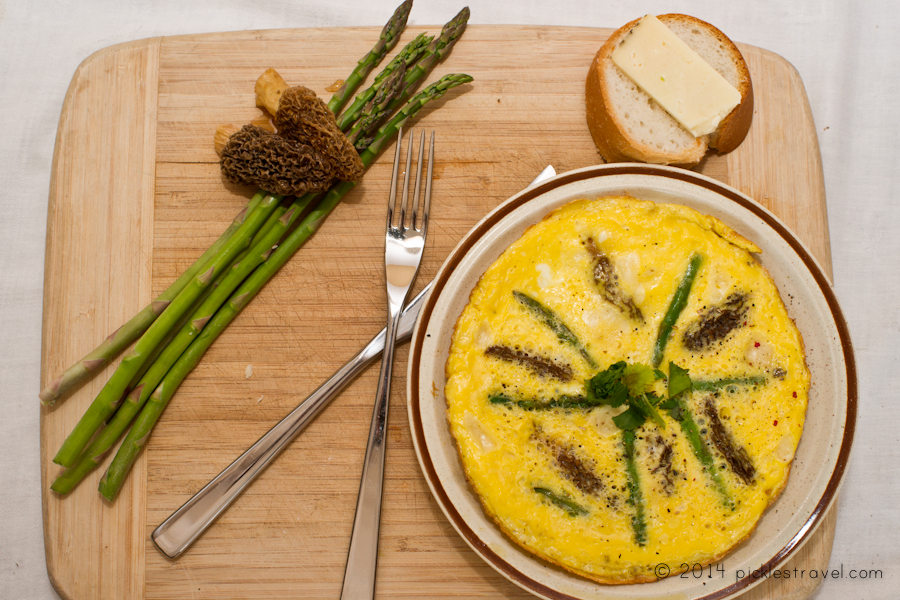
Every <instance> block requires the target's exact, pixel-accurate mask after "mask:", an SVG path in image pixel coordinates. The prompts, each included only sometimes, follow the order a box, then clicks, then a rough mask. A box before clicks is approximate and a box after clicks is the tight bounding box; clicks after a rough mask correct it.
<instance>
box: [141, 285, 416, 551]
mask: <svg viewBox="0 0 900 600" xmlns="http://www.w3.org/2000/svg"><path fill="white" fill-rule="evenodd" d="M430 288H431V283H429V284H428V285H427V286H425V289H423V290H422V291H421V292H420V293H419V295H418V296H416V297H415V298H413V300H412V301H411V302H410V303H409V304H407V305H406V306H405V307H404V310H403V314H402V316H401V317H400V325H399V327H398V329H397V341H398V342H401V341H406V340H408V339H409V338H410V337H411V336H412V331H413V328H414V327H415V324H416V317H417V316H418V315H419V309H420V308H421V306H422V303H423V302H424V300H425V297H426V296H427V295H428V290H429V289H430ZM385 333H386V332H385V330H384V329H382V330H381V332H380V333H379V334H378V335H376V336H375V337H374V338H372V341H370V342H369V343H368V344H366V347H365V348H363V349H362V350H360V352H359V353H358V354H357V355H356V356H354V357H353V358H352V359H351V360H350V362H348V363H347V364H345V365H344V366H343V367H341V368H340V369H339V370H338V371H337V373H335V374H334V375H332V376H331V378H330V379H329V380H328V381H326V382H325V383H324V384H322V386H321V387H320V388H319V389H317V390H316V391H315V392H313V393H312V394H310V396H309V397H308V398H307V399H306V400H304V401H303V402H301V403H300V405H299V406H297V408H295V409H294V410H293V411H291V412H290V414H288V415H287V416H286V417H285V418H284V419H282V420H281V421H280V422H279V423H278V424H277V425H275V426H274V427H273V428H272V429H270V430H269V432H268V433H266V434H265V435H264V436H262V437H261V438H259V440H258V441H257V442H256V443H255V444H253V446H251V447H250V449H249V450H247V451H246V452H244V453H243V454H241V455H240V456H239V457H238V458H237V459H236V460H235V461H234V462H233V463H231V464H230V465H228V466H227V467H226V468H225V470H223V471H222V472H221V473H219V474H218V475H217V476H216V478H215V479H213V480H212V481H210V482H209V483H208V484H206V486H205V487H204V488H203V489H202V490H200V491H199V492H197V494H196V495H194V497H193V498H191V499H190V500H188V501H187V502H185V503H184V505H182V507H181V508H179V509H178V510H176V511H175V512H174V513H172V515H171V516H170V517H169V518H168V519H166V520H165V521H163V522H162V524H161V525H160V526H159V527H157V528H156V529H155V530H154V531H153V534H152V535H151V536H150V538H151V539H152V540H153V543H154V544H156V547H157V548H159V550H160V551H161V552H162V553H163V554H165V555H166V556H168V557H169V558H177V557H178V556H180V555H181V554H182V553H183V552H184V551H185V550H187V549H188V548H189V547H190V545H191V544H193V543H194V540H196V539H197V538H198V537H200V535H201V534H202V533H203V532H204V531H206V529H207V528H208V527H209V526H210V525H212V524H213V522H214V521H215V520H216V519H217V518H218V516H219V515H220V514H222V513H223V512H224V511H225V510H226V509H227V508H228V507H229V506H231V504H232V503H233V502H234V501H235V500H236V499H237V497H238V496H240V495H241V493H243V491H244V489H245V488H246V487H247V486H248V485H250V484H251V483H253V481H254V480H255V479H256V478H257V477H258V476H259V474H260V473H262V472H263V470H264V469H265V468H266V467H267V466H268V465H269V463H270V462H272V460H273V459H274V458H275V457H276V456H278V455H279V454H280V453H281V451H282V450H283V449H284V448H285V446H287V445H288V444H290V443H291V440H293V439H294V438H295V437H297V434H299V433H300V432H301V431H303V430H304V429H305V428H306V426H307V425H308V424H309V423H310V422H311V421H312V420H313V419H314V418H315V417H316V415H318V414H319V412H320V411H321V410H322V409H323V408H325V407H326V406H328V404H329V403H330V402H331V401H332V400H333V399H334V398H335V397H336V396H337V395H338V394H339V393H340V392H341V390H343V389H344V387H346V386H347V384H348V383H350V382H351V381H353V380H354V379H355V378H356V377H357V376H358V375H359V374H360V373H361V372H362V371H363V369H365V368H366V367H367V366H368V365H369V364H371V363H372V362H373V361H374V360H375V359H376V358H378V356H379V355H380V354H381V351H382V350H383V349H384V338H385Z"/></svg>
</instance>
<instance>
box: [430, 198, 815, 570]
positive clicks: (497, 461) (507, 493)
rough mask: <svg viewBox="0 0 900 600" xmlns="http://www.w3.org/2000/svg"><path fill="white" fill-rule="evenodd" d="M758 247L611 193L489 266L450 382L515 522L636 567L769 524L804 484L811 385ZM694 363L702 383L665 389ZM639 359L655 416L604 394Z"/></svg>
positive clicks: (602, 566)
mask: <svg viewBox="0 0 900 600" xmlns="http://www.w3.org/2000/svg"><path fill="white" fill-rule="evenodd" d="M759 252H760V250H759V248H758V247H756V246H755V245H754V244H753V243H752V242H750V241H749V240H747V239H745V238H743V237H741V236H740V235H739V234H737V233H736V232H735V231H733V230H732V229H730V228H729V227H727V226H726V225H725V224H723V223H722V222H721V221H719V220H717V219H715V218H713V217H709V216H705V215H702V214H700V213H698V212H697V211H694V210H692V209H690V208H687V207H684V206H680V205H671V204H657V203H653V202H648V201H642V200H637V199H634V198H630V197H612V198H601V199H597V200H578V201H575V202H571V203H569V204H567V205H565V206H563V207H561V208H559V209H557V210H556V211H554V212H552V213H551V214H550V215H548V216H547V217H546V218H545V219H544V220H543V221H541V222H540V223H538V224H537V225H534V226H532V227H531V228H529V229H528V230H527V231H526V232H525V233H524V235H523V236H522V237H521V238H520V239H519V240H518V241H516V242H515V243H514V244H513V245H512V246H510V247H509V248H508V249H507V250H506V251H505V252H504V253H503V254H502V256H500V258H499V259H498V260H497V261H496V262H495V263H494V264H493V265H492V266H491V267H490V268H489V269H488V270H487V271H486V272H485V273H484V275H483V276H482V277H481V279H480V281H479V282H478V284H477V286H476V287H475V289H474V290H473V291H472V294H471V297H470V300H469V303H468V305H467V306H466V307H465V309H464V310H463V312H462V314H461V316H460V317H459V319H458V321H457V323H456V329H455V331H454V335H453V339H452V342H451V347H450V355H449V359H448V361H447V365H446V373H447V383H446V388H445V396H446V400H447V404H448V418H449V423H450V428H451V431H452V434H453V436H454V438H455V440H456V443H457V446H458V449H459V453H460V458H461V461H462V465H463V467H464V469H465V472H466V474H467V477H468V479H469V482H470V484H471V487H472V489H473V490H474V493H475V494H476V495H477V496H478V498H479V499H480V501H481V504H482V506H483V508H484V510H485V512H486V513H487V514H488V515H489V516H490V517H491V518H492V519H493V520H494V521H495V522H496V523H497V525H498V526H499V527H500V528H501V529H502V530H503V531H504V532H505V533H506V534H507V535H508V536H509V537H510V538H511V539H513V540H514V541H515V542H516V543H517V544H519V545H521V546H522V547H523V548H525V549H527V550H528V551H530V552H532V553H534V554H536V555H537V556H540V557H542V558H544V559H546V560H548V561H550V562H552V563H555V564H557V565H559V566H561V567H563V568H565V569H568V570H570V571H573V572H575V573H578V574H580V575H582V576H584V577H588V578H590V579H593V580H595V581H598V582H601V583H607V584H622V583H636V582H646V581H655V580H656V579H657V577H656V574H655V573H654V568H655V567H656V566H657V565H659V564H660V563H665V564H666V565H667V566H668V567H669V568H670V569H671V573H672V574H676V573H678V572H680V571H684V570H687V569H689V568H691V567H692V566H693V565H696V564H701V565H705V564H709V563H711V562H714V561H716V560H718V559H719V558H721V557H722V556H724V555H725V554H726V553H727V552H729V551H730V550H731V549H733V548H734V547H735V546H736V545H737V544H739V543H740V542H741V541H742V540H744V539H745V538H747V537H748V536H749V535H750V534H751V533H752V531H753V529H754V528H755V526H756V524H757V522H758V521H759V519H760V517H761V516H762V514H763V511H765V509H766V507H767V506H768V505H769V504H770V503H771V502H772V501H773V500H774V499H775V497H776V496H777V495H778V494H779V493H780V491H781V490H782V489H783V487H784V485H785V483H786V481H787V477H788V473H789V471H790V465H791V461H792V459H793V456H794V452H795V451H796V448H797V445H798V443H799V441H800V435H801V433H802V431H803V421H804V417H805V413H806V405H807V396H808V391H809V371H808V369H807V366H806V362H805V357H804V349H803V341H802V338H801V335H800V332H799V331H798V330H797V328H796V326H795V324H794V322H793V321H792V319H791V318H790V317H789V315H788V312H787V310H786V308H785V305H784V303H783V301H782V299H781V297H780V295H779V293H778V289H777V288H776V286H775V283H774V282H773V281H772V279H771V277H770V276H769V274H768V272H767V271H766V270H765V268H763V266H762V265H761V264H760V263H759V262H758V261H757V259H756V258H755V256H754V254H755V253H759ZM623 369H624V370H623ZM685 370H686V372H687V375H688V376H689V378H690V381H691V382H692V383H691V386H690V388H689V389H687V391H685V392H683V393H680V394H679V395H678V396H677V398H672V399H667V398H666V389H667V384H668V385H669V386H670V387H669V388H668V389H669V390H671V382H670V381H669V380H670V379H671V380H674V379H673V378H674V377H675V371H678V372H682V373H683V372H684V371H685ZM632 371H635V372H637V371H639V372H641V373H650V374H652V375H651V376H650V380H651V381H652V383H650V384H648V385H649V387H648V388H647V389H648V390H650V391H649V392H648V393H647V394H643V395H641V394H637V397H638V398H640V397H643V398H644V401H643V402H644V404H646V405H647V409H646V410H644V412H643V414H644V415H650V414H652V416H653V418H646V420H643V418H641V419H638V420H637V421H634V420H633V419H631V416H632V415H628V414H623V413H624V412H628V406H629V405H628V404H627V403H626V404H621V405H616V402H613V401H610V400H608V399H607V400H598V399H597V397H595V394H594V393H593V392H592V391H591V389H593V388H591V381H592V379H593V381H595V382H596V381H598V379H603V378H604V377H606V378H607V379H609V378H610V377H612V376H613V375H615V374H616V373H619V374H621V373H630V372H632ZM654 378H656V379H655V380H654ZM604 381H606V380H604ZM609 381H612V379H609ZM623 381H625V380H624V379H623ZM648 399H649V400H648ZM635 402H637V400H636V401H635ZM638 408H640V407H638ZM641 410H643V409H641ZM632 411H633V410H632ZM639 412H640V411H639ZM635 414H638V413H635Z"/></svg>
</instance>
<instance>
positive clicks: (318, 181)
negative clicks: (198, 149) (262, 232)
mask: <svg viewBox="0 0 900 600" xmlns="http://www.w3.org/2000/svg"><path fill="white" fill-rule="evenodd" d="M219 131H220V132H222V131H226V129H225V128H220V130H219ZM221 154H222V156H221V161H220V165H221V167H222V174H223V175H225V178H226V179H227V180H228V181H231V182H232V183H254V184H256V185H258V186H259V187H261V188H262V189H264V190H266V191H268V192H272V193H273V194H281V195H284V196H290V195H294V196H299V195H302V194H305V193H307V192H320V191H324V190H326V189H328V188H329V187H330V186H331V184H332V183H333V182H334V180H335V173H336V172H337V171H338V168H337V167H336V165H335V164H334V162H333V161H332V160H330V159H329V158H328V157H327V156H325V155H324V154H322V153H321V152H319V151H318V150H317V149H315V148H313V147H312V146H310V145H309V144H304V143H302V142H298V141H295V140H291V139H287V138H284V137H282V136H280V135H278V134H275V133H272V132H271V131H267V130H265V129H263V128H262V127H257V126H256V125H245V126H244V127H243V128H242V129H241V130H240V131H238V132H237V133H235V134H233V135H231V136H230V137H229V138H228V141H227V142H226V143H225V145H224V147H223V148H222V153H221Z"/></svg>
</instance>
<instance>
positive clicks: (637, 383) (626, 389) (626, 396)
mask: <svg viewBox="0 0 900 600" xmlns="http://www.w3.org/2000/svg"><path fill="white" fill-rule="evenodd" d="M661 379H666V375H665V373H663V372H662V371H660V370H659V369H654V368H652V367H649V366H647V365H644V364H641V363H631V364H629V363H626V362H625V361H624V360H623V361H619V362H617V363H615V364H613V365H611V366H610V367H609V368H607V369H606V370H604V371H600V372H599V373H597V374H596V375H594V376H593V377H592V378H590V379H588V380H587V381H585V388H586V389H587V397H588V400H589V401H590V402H593V403H596V404H604V405H607V406H611V407H613V408H618V407H620V406H622V405H627V406H628V408H627V409H626V410H625V411H624V412H622V413H621V414H619V415H617V416H615V417H613V422H614V423H615V424H616V426H617V427H618V428H619V429H624V430H626V431H632V430H635V429H638V428H639V427H641V426H642V425H643V424H644V423H645V422H646V421H647V419H650V420H651V421H653V422H654V423H656V424H657V425H658V426H659V427H660V428H662V429H665V428H666V422H665V421H664V420H663V418H662V415H661V414H660V413H659V409H664V410H666V411H668V413H669V416H670V417H672V418H673V419H675V420H676V421H680V420H682V419H683V418H684V404H683V403H682V402H680V401H679V399H680V397H681V395H682V394H685V393H688V392H690V390H691V387H692V383H691V378H690V377H689V376H688V372H687V370H686V369H682V368H681V367H679V366H678V365H676V364H675V363H673V362H670V363H669V377H668V382H667V387H666V396H665V397H664V396H661V395H659V394H657V393H656V392H655V391H654V386H655V384H656V382H657V381H659V380H661Z"/></svg>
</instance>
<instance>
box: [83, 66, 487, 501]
mask: <svg viewBox="0 0 900 600" xmlns="http://www.w3.org/2000/svg"><path fill="white" fill-rule="evenodd" d="M469 81H472V78H471V77H469V76H468V75H457V74H454V75H447V76H445V77H443V78H442V79H441V80H440V81H438V82H436V83H434V84H432V85H431V86H429V87H427V88H426V89H424V90H423V91H422V92H420V93H419V94H417V95H416V96H415V97H414V98H413V99H411V100H410V101H409V102H408V103H407V104H406V105H405V106H404V107H403V108H402V109H401V110H400V111H399V112H398V113H397V114H396V115H395V116H394V117H393V118H392V119H391V120H390V121H389V122H388V123H387V124H386V125H385V126H384V127H382V128H381V129H380V130H379V132H378V134H377V135H376V136H375V139H374V140H373V141H372V143H371V144H370V145H369V146H368V148H366V150H365V151H363V153H362V154H361V155H360V159H361V160H362V162H363V165H365V166H366V167H369V166H370V165H371V164H372V163H373V162H374V161H375V158H376V157H377V156H378V154H379V153H380V152H381V150H382V149H383V148H384V146H385V145H386V144H387V143H388V142H389V141H390V140H392V139H393V138H394V136H395V135H396V134H397V132H398V130H399V129H400V128H401V127H403V126H404V125H405V124H406V123H407V122H409V120H410V119H411V118H412V117H413V116H414V115H415V114H416V113H417V112H418V111H419V110H421V108H422V107H423V106H425V105H426V104H427V103H428V102H430V101H431V100H434V99H436V98H440V97H441V96H443V95H444V94H445V93H446V92H447V90H449V89H450V88H453V87H456V86H458V85H461V84H463V83H468V82H469ZM355 185H356V184H355V183H354V182H352V181H347V182H342V183H339V184H337V185H336V186H334V187H332V188H331V190H330V191H329V192H328V193H327V194H326V195H325V197H324V198H323V199H322V200H321V201H320V202H319V204H318V205H317V206H316V208H315V209H314V210H312V211H311V212H310V213H309V214H308V215H307V216H306V217H305V218H304V219H303V221H302V222H301V223H300V225H298V226H297V228H296V229H294V231H292V232H291V234H290V235H288V236H287V237H286V238H285V239H284V240H283V241H282V243H281V244H280V245H279V246H278V248H277V249H276V250H275V251H274V252H272V254H271V255H270V256H269V257H268V258H267V259H266V261H265V262H264V263H263V264H261V265H260V266H259V267H257V269H256V270H255V271H253V273H252V274H251V275H250V276H249V277H248V278H247V279H245V280H244V282H243V283H242V284H241V286H240V287H239V288H238V289H237V290H236V291H235V292H234V294H233V295H232V296H231V298H230V300H229V301H228V302H227V303H226V304H225V305H224V306H222V307H221V308H220V309H219V310H218V311H217V312H216V314H215V315H214V316H213V317H212V319H211V320H210V321H209V322H208V323H207V324H206V326H205V327H204V328H203V330H202V331H201V332H200V334H199V335H198V336H197V337H196V339H194V341H193V342H191V345H190V346H188V348H187V350H185V351H184V353H183V354H182V355H181V357H179V359H178V361H177V362H176V363H175V364H174V365H173V366H172V368H171V369H169V372H168V373H166V376H165V377H164V378H163V380H162V382H161V383H160V384H159V386H157V388H156V389H155V390H154V391H153V394H151V396H150V398H149V399H148V400H147V403H146V404H145V405H144V408H143V410H141V413H140V414H139V415H138V417H137V418H136V419H135V421H134V425H133V426H132V427H131V430H130V431H129V432H128V434H127V435H126V436H125V440H124V441H123V442H122V446H121V447H120V448H119V451H118V452H117V453H116V456H115V458H114V459H113V461H112V463H111V464H110V466H109V468H108V469H107V471H106V473H105V474H104V476H103V478H102V479H101V480H100V487H99V489H100V493H101V494H102V495H103V496H104V497H105V498H107V499H108V500H113V499H114V498H115V497H116V495H117V494H118V493H119V490H120V489H121V487H122V484H123V483H124V482H125V477H126V476H127V475H128V472H129V471H130V470H131V466H132V465H133V464H134V461H135V460H136V459H137V456H138V454H140V451H141V449H142V448H143V447H144V444H145V443H146V442H147V438H148V437H149V435H150V432H151V430H152V429H153V426H154V425H155V424H156V421H157V420H158V419H159V417H160V415H161V414H162V412H163V410H165V407H166V405H167V404H168V403H169V400H171V398H172V395H173V394H174V393H175V391H176V390H177V389H178V386H179V385H181V382H182V381H184V378H185V377H187V375H188V373H190V372H191V370H193V368H194V367H195V366H196V365H197V363H198V362H200V358H201V357H202V356H203V354H204V352H206V349H207V348H209V346H210V345H211V344H212V343H213V342H214V341H215V339H216V338H217V337H218V336H219V334H220V333H221V332H222V331H223V330H224V329H225V327H227V326H228V324H229V323H231V321H232V320H233V319H234V318H235V317H236V316H237V314H238V313H239V312H240V311H241V309H243V308H244V306H246V305H247V303H248V302H250V300H252V299H253V297H254V296H255V295H256V294H257V293H258V292H259V290H260V289H262V287H263V286H264V285H265V284H266V282H268V281H269V279H271V278H272V277H273V276H274V275H275V274H276V273H277V272H278V270H279V269H280V268H281V266H282V265H284V263H286V262H287V261H288V259H289V258H290V257H291V256H293V254H294V253H295V252H296V251H297V250H298V249H299V248H300V246H302V245H303V244H304V242H306V240H308V239H309V238H310V237H311V236H312V234H313V233H315V232H316V230H317V229H318V228H319V227H320V226H321V225H322V222H323V221H324V220H325V218H326V217H327V216H328V214H329V213H330V212H331V211H332V210H334V208H335V207H336V206H337V205H338V204H339V203H340V201H341V200H342V199H343V197H344V196H345V195H347V193H348V192H349V191H350V190H352V189H353V188H354V186H355ZM111 424H112V423H111ZM125 426H127V424H126V425H125ZM110 435H111V434H110ZM117 436H118V434H117Z"/></svg>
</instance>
